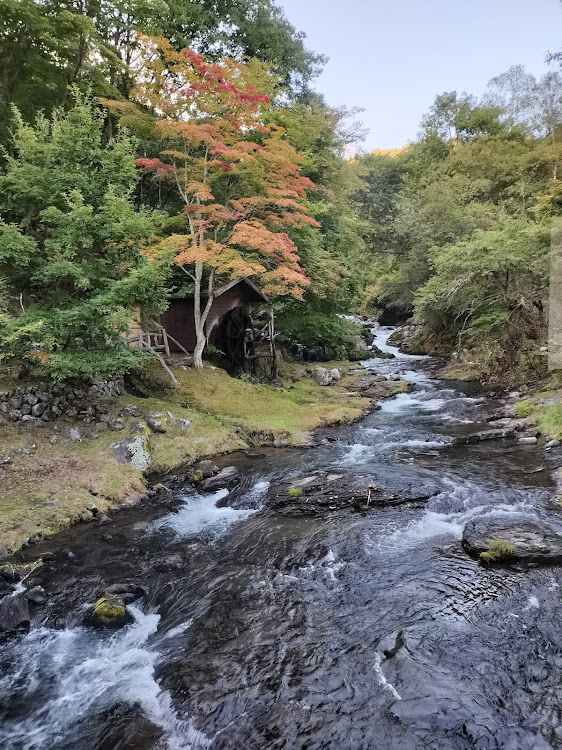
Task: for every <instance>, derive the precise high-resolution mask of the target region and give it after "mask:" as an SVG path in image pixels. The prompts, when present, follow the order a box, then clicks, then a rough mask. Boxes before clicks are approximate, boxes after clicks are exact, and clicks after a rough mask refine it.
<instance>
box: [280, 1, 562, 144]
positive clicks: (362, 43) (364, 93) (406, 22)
mask: <svg viewBox="0 0 562 750" xmlns="http://www.w3.org/2000/svg"><path fill="white" fill-rule="evenodd" d="M277 3H278V4H279V5H280V6H281V7H282V8H283V9H284V11H285V15H286V16H287V18H288V19H289V21H291V23H292V24H293V25H294V26H296V28H297V29H299V30H301V31H304V32H305V33H306V35H307V46H308V47H309V48H310V49H313V50H315V51H318V52H323V53H324V54H326V55H328V57H329V58H330V61H329V63H328V65H327V66H326V69H325V71H324V73H323V74H322V76H321V77H320V78H319V79H318V80H317V81H316V84H315V88H316V89H317V90H318V91H321V92H322V93H323V94H325V96H326V99H327V101H328V102H329V103H330V104H333V105H342V104H344V105H346V106H349V107H352V106H357V107H362V108H363V109H364V110H365V112H363V113H362V114H361V115H360V119H361V120H362V121H363V123H364V124H365V126H366V127H368V128H369V130H370V133H369V134H368V136H367V139H366V141H365V144H364V147H365V148H368V149H372V148H395V147H398V146H402V145H404V144H405V143H407V142H408V141H409V140H412V139H413V138H415V136H416V133H417V132H418V125H419V121H420V119H421V116H422V115H423V114H424V113H425V112H426V111H427V110H428V109H429V107H430V105H431V103H432V102H433V99H434V97H435V95H436V94H440V93H442V92H443V91H452V90H457V91H467V92H469V93H471V94H476V95H477V96H480V95H481V94H482V93H483V91H484V89H485V87H486V83H487V82H488V80H489V79H490V78H492V77H493V76H495V75H498V74H499V73H503V72H504V71H505V70H507V69H508V68H509V67H510V66H511V65H516V64H518V63H522V64H524V65H525V66H526V67H527V70H528V71H529V72H531V73H534V74H535V75H538V74H541V73H543V72H545V71H546V70H547V69H548V66H547V65H546V63H545V61H544V59H545V55H546V53H547V52H549V51H551V52H554V51H557V50H559V49H562V33H561V32H562V6H561V4H560V2H559V0H277Z"/></svg>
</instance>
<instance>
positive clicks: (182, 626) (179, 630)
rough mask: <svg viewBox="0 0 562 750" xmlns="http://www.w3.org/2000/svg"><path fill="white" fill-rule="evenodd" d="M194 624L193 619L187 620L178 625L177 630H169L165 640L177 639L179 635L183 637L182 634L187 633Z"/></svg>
mask: <svg viewBox="0 0 562 750" xmlns="http://www.w3.org/2000/svg"><path fill="white" fill-rule="evenodd" d="M192 623H193V617H190V618H189V620H186V621H185V622H182V623H180V624H179V625H176V627H175V628H171V630H168V632H167V633H166V635H165V636H164V638H166V639H168V638H176V637H177V636H178V635H182V633H185V632H186V631H187V630H189V628H190V627H191V625H192Z"/></svg>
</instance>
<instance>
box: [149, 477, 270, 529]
mask: <svg viewBox="0 0 562 750" xmlns="http://www.w3.org/2000/svg"><path fill="white" fill-rule="evenodd" d="M267 487H268V484H267V482H260V483H258V484H256V485H255V486H254V487H253V488H252V489H251V490H250V491H249V492H248V493H247V496H249V495H250V494H251V493H254V494H255V495H256V496H257V495H259V494H262V495H263V494H265V491H266V490H267ZM228 494H229V492H228V490H218V491H217V492H213V493H211V494H209V495H189V496H187V497H186V498H185V500H184V505H183V506H182V507H181V508H180V509H179V510H178V511H176V512H174V513H168V514H167V515H166V516H163V517H162V518H160V519H159V520H158V521H156V522H155V523H154V524H153V526H152V528H153V529H164V530H168V531H171V532H172V533H173V534H174V535H175V536H176V537H177V538H181V539H185V538H189V537H202V538H204V539H207V540H214V539H217V538H218V537H220V536H222V535H223V534H225V533H226V532H227V531H228V529H229V527H230V526H232V524H234V523H239V522H240V521H244V520H246V519H247V518H249V517H250V516H253V515H254V513H257V510H258V509H257V508H255V507H254V508H245V509H236V508H230V507H228V506H224V507H222V508H218V507H217V503H218V501H219V500H222V499H223V498H225V497H227V495H228ZM245 497H246V496H245ZM254 499H256V498H254Z"/></svg>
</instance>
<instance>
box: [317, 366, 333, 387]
mask: <svg viewBox="0 0 562 750" xmlns="http://www.w3.org/2000/svg"><path fill="white" fill-rule="evenodd" d="M312 377H313V378H314V380H315V382H316V383H318V385H331V384H332V383H333V381H334V378H333V376H332V374H331V373H330V372H329V371H328V370H326V368H325V367H315V368H314V370H313V371H312Z"/></svg>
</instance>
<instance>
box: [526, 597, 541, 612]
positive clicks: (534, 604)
mask: <svg viewBox="0 0 562 750" xmlns="http://www.w3.org/2000/svg"><path fill="white" fill-rule="evenodd" d="M527 601H528V604H527V606H526V607H525V609H540V606H541V605H540V604H539V600H538V599H537V597H536V596H534V595H533V594H531V596H530V597H529V598H528V600H527Z"/></svg>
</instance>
